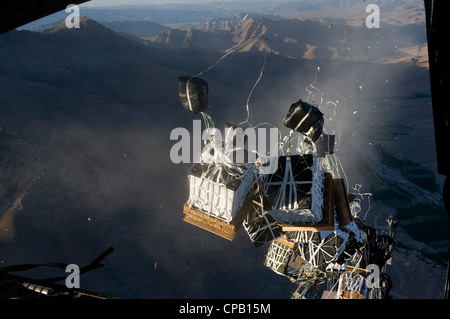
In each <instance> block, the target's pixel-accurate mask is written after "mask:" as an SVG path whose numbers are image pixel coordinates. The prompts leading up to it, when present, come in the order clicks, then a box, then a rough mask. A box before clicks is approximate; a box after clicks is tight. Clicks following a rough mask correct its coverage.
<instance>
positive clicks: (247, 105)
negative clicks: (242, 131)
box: [239, 51, 267, 127]
mask: <svg viewBox="0 0 450 319" xmlns="http://www.w3.org/2000/svg"><path fill="white" fill-rule="evenodd" d="M266 59H267V51H264V61H263V64H262V67H261V71H260V73H259V77H258V79H257V80H256V82H255V84H254V85H253V87H252V89H251V90H250V93H249V95H248V97H247V103H246V105H245V107H246V109H247V119H246V120H245V121H244V122H241V123H239V125H242V124H245V123H247V124H248V125H250V126H251V127H254V126H252V125H251V124H250V123H249V122H248V120H249V119H250V109H249V102H250V98H251V97H252V94H253V91H254V90H255V88H256V87H257V86H258V83H259V81H261V79H262V77H263V74H264V69H265V67H266Z"/></svg>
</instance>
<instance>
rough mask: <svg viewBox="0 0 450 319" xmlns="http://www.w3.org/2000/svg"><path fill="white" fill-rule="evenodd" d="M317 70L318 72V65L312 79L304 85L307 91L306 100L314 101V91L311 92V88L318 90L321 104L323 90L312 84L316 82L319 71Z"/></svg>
mask: <svg viewBox="0 0 450 319" xmlns="http://www.w3.org/2000/svg"><path fill="white" fill-rule="evenodd" d="M319 72H320V66H318V67H317V69H316V73H315V76H314V81H313V82H312V83H311V84H309V85H308V86H307V87H306V92H308V102H309V103H313V104H314V102H315V99H314V93H313V92H312V90H316V91H317V92H319V93H320V104H319V105H322V102H323V92H322V91H321V90H319V89H318V88H316V87H315V86H314V85H315V84H316V82H317V73H319ZM311 89H312V90H311Z"/></svg>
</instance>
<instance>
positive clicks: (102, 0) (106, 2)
mask: <svg viewBox="0 0 450 319" xmlns="http://www.w3.org/2000/svg"><path fill="white" fill-rule="evenodd" d="M213 1H214V0H91V1H88V2H86V3H83V4H82V5H83V6H87V7H99V6H116V5H141V4H161V3H188V2H191V3H202V2H213Z"/></svg>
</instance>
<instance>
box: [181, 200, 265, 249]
mask: <svg viewBox="0 0 450 319" xmlns="http://www.w3.org/2000/svg"><path fill="white" fill-rule="evenodd" d="M255 194H257V191H255V192H253V193H252V194H251V195H250V196H249V197H248V198H247V199H246V201H245V202H244V204H243V205H242V207H241V209H240V210H239V211H238V212H237V214H236V216H235V217H234V218H233V220H232V221H231V222H230V223H227V222H225V221H223V220H221V219H218V218H215V217H211V216H208V215H206V214H205V213H203V212H201V211H198V210H195V209H191V208H190V207H189V205H188V203H185V204H184V210H183V212H184V218H183V220H184V221H185V222H187V223H189V224H192V225H194V226H197V227H199V228H202V229H204V230H207V231H209V232H211V233H213V234H216V235H218V236H220V237H223V238H225V239H228V240H229V241H233V240H234V238H235V237H236V234H237V232H238V231H239V229H240V227H241V225H242V223H243V222H244V220H245V218H246V217H247V215H248V214H249V213H250V211H251V209H252V206H253V199H254V197H255Z"/></svg>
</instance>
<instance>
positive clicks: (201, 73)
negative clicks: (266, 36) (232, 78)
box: [196, 13, 261, 77]
mask: <svg viewBox="0 0 450 319" xmlns="http://www.w3.org/2000/svg"><path fill="white" fill-rule="evenodd" d="M248 16H249V13H248V14H247V15H246V16H245V17H244V18H243V19H242V20H241V21H240V22H239V24H241V23H242V22H243V21H245V19H247V17H248ZM260 25H261V22H260V24H259V26H260ZM259 26H258V27H259ZM250 40H251V38H250V39H248V41H250ZM248 41H244V42H243V43H241V44H240V45H238V46H237V47H236V48H234V49H233V50H231V51H229V52H227V53H225V54H224V55H223V56H222V57H221V58H219V59H218V60H217V61H216V62H215V63H214V64H212V65H211V66H210V67H208V68H207V69H205V70H204V71H202V72H200V73H199V74H197V75H196V77H199V76H201V75H203V74H204V73H206V72H208V71H209V70H211V69H212V68H214V67H215V66H216V65H217V64H219V62H220V61H222V60H223V59H225V58H226V57H227V56H229V55H230V54H232V53H234V52H236V51H237V50H240V49H242V48H243V47H244V46H245V45H246V44H247V42H248Z"/></svg>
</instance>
